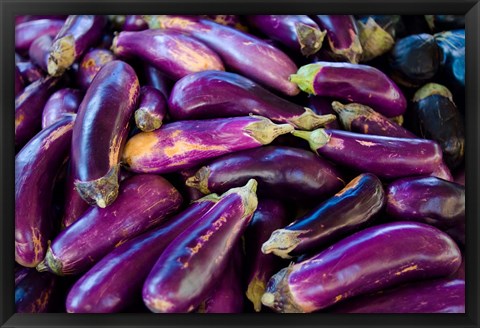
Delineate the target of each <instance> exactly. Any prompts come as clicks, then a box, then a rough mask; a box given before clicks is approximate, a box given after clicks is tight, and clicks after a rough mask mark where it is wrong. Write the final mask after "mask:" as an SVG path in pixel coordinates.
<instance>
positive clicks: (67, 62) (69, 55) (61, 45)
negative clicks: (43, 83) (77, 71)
mask: <svg viewBox="0 0 480 328" xmlns="http://www.w3.org/2000/svg"><path fill="white" fill-rule="evenodd" d="M51 49H52V50H51V51H50V54H49V56H48V64H47V70H48V74H49V75H51V76H61V75H62V74H63V73H64V72H65V70H66V69H67V68H69V67H70V66H72V64H73V62H74V61H75V57H76V53H75V39H74V38H73V36H72V35H66V36H64V37H63V38H60V39H58V40H56V41H55V43H54V44H52V48H51Z"/></svg>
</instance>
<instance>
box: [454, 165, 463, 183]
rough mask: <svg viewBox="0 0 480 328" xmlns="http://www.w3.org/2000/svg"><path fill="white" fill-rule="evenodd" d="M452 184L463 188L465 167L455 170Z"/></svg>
mask: <svg viewBox="0 0 480 328" xmlns="http://www.w3.org/2000/svg"><path fill="white" fill-rule="evenodd" d="M454 182H455V183H458V184H460V185H462V186H465V167H464V166H463V167H461V168H459V169H458V170H457V172H456V173H455V176H454Z"/></svg>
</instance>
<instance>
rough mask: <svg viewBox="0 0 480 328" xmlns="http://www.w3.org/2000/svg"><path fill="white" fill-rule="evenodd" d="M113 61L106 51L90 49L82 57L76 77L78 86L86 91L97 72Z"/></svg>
mask: <svg viewBox="0 0 480 328" xmlns="http://www.w3.org/2000/svg"><path fill="white" fill-rule="evenodd" d="M113 60H115V56H114V55H113V53H112V52H111V51H110V50H107V49H92V50H89V51H88V52H87V53H86V54H85V56H83V58H82V61H81V62H80V65H79V69H78V72H77V75H76V79H77V84H78V86H79V87H80V88H81V89H83V90H87V89H88V87H89V86H90V84H91V83H92V81H93V78H94V77H95V75H97V73H98V71H100V69H101V68H102V67H103V66H104V65H105V64H106V63H109V62H111V61H113Z"/></svg>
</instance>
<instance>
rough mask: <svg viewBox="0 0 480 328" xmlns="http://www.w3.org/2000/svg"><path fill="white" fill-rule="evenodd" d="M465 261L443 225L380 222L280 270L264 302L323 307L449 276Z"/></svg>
mask: <svg viewBox="0 0 480 328" xmlns="http://www.w3.org/2000/svg"><path fill="white" fill-rule="evenodd" d="M372 254H375V256H372ZM461 261H462V256H461V253H460V250H459V249H458V246H457V245H456V244H455V242H454V241H453V240H452V239H451V238H450V237H449V236H448V235H447V234H445V233H444V232H442V231H440V230H438V229H437V228H434V227H432V226H429V225H426V224H422V223H415V222H396V223H389V224H382V225H377V226H373V227H370V228H367V229H364V230H362V231H360V232H357V233H355V234H353V235H351V236H349V237H347V238H345V239H343V240H341V241H339V242H338V243H336V244H334V245H332V246H330V247H329V248H327V249H325V250H324V251H322V252H321V253H319V254H318V255H316V256H314V257H312V258H310V259H307V260H305V261H303V262H300V263H297V264H294V265H291V266H289V267H287V268H284V269H282V270H281V271H279V272H278V273H277V274H275V275H274V276H273V277H272V278H271V279H270V281H269V283H268V285H267V292H266V293H265V294H263V296H262V303H263V304H264V305H265V306H268V307H271V308H273V309H274V310H275V311H276V312H313V311H318V310H321V309H324V308H327V307H329V306H332V305H334V304H335V303H338V302H339V301H341V300H345V299H348V298H350V297H354V296H357V295H362V294H367V293H373V292H376V291H380V290H383V289H386V288H389V287H394V286H397V285H400V284H403V283H407V282H411V281H415V280H426V279H430V278H435V277H446V276H448V275H450V274H452V273H454V272H455V271H457V269H458V267H459V266H460V264H461Z"/></svg>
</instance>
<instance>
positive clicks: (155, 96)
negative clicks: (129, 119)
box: [134, 86, 167, 132]
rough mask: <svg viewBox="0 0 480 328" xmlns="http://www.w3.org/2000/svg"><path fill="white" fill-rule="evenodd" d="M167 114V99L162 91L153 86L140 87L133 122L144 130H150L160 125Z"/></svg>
mask: <svg viewBox="0 0 480 328" xmlns="http://www.w3.org/2000/svg"><path fill="white" fill-rule="evenodd" d="M166 114H167V101H166V99H165V97H164V96H163V94H162V92H160V91H159V90H157V89H156V88H154V87H150V86H143V87H142V88H141V89H140V99H139V106H138V109H137V110H136V111H135V114H134V116H135V124H136V125H137V127H138V128H139V129H140V130H142V131H144V132H151V131H153V130H156V129H159V128H160V127H161V126H162V123H163V119H164V118H165V116H166Z"/></svg>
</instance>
